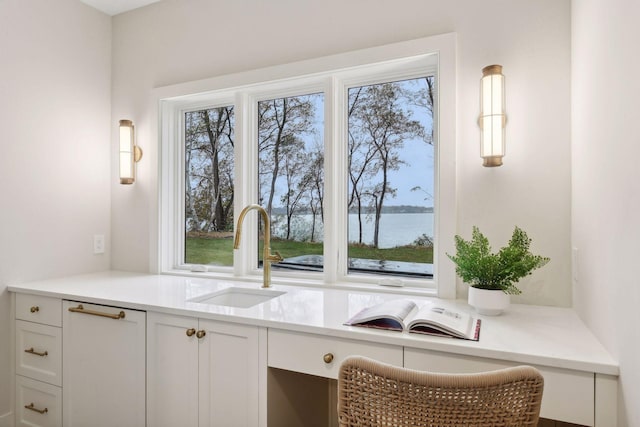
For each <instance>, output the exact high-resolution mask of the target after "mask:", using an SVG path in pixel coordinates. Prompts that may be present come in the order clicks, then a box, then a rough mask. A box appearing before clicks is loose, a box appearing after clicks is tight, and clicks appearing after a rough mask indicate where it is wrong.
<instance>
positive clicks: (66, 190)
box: [0, 0, 111, 425]
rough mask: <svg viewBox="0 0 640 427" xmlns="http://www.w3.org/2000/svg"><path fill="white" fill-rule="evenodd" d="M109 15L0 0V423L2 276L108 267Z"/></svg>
mask: <svg viewBox="0 0 640 427" xmlns="http://www.w3.org/2000/svg"><path fill="white" fill-rule="evenodd" d="M110 40H111V22H110V19H109V17H107V16H105V15H103V14H101V13H99V12H97V11H95V10H94V9H91V8H89V7H87V6H85V5H83V4H81V3H80V2H78V1H77V0H56V1H51V0H0V129H1V133H0V135H1V136H0V197H1V200H2V202H1V208H0V343H2V344H1V345H0V425H3V423H4V424H5V425H6V423H7V422H9V421H10V414H9V413H10V412H11V411H12V408H11V402H10V400H11V399H10V391H11V389H10V384H11V378H10V373H11V366H10V361H11V357H10V354H9V349H10V346H9V345H8V343H9V342H10V341H9V340H10V336H11V334H10V328H9V326H10V319H9V302H10V299H9V294H8V292H7V291H6V286H7V284H11V283H16V282H22V281H28V280H36V279H40V278H47V277H55V276H63V275H68V274H75V273H83V272H91V271H99V270H104V269H108V268H109V265H110V257H109V255H108V254H104V255H93V234H95V233H102V234H105V236H106V237H107V243H108V242H109V236H110V221H109V218H110V215H109V209H110V196H109V191H110V187H109V180H110V179H111V177H110V169H109V166H110V161H109V155H110V150H109V148H110V147H109V144H110V132H111V128H110V117H111V116H110V95H111V93H110V78H111V74H110V61H111V52H110V51H111V41H110Z"/></svg>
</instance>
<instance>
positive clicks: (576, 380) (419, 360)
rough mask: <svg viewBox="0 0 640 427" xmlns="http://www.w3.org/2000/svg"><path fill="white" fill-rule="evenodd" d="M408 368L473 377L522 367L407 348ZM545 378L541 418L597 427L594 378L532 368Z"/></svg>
mask: <svg viewBox="0 0 640 427" xmlns="http://www.w3.org/2000/svg"><path fill="white" fill-rule="evenodd" d="M404 363H405V367H406V368H410V369H417V370H421V371H431V372H447V373H474V372H482V371H491V370H495V369H503V368H508V367H512V366H517V365H523V363H516V362H510V361H505V360H497V359H484V358H479V357H471V356H463V355H453V354H448V353H440V352H437V351H428V350H417V349H411V348H405V352H404ZM532 366H534V367H535V368H537V369H538V370H539V371H540V373H541V374H542V376H543V377H544V391H543V393H542V407H541V411H540V416H541V417H542V418H549V419H552V420H557V421H565V422H569V423H575V424H580V425H585V426H593V425H594V417H593V414H594V384H595V383H594V381H595V379H594V374H593V373H590V372H581V371H573V370H569V369H559V368H551V367H547V366H537V365H532Z"/></svg>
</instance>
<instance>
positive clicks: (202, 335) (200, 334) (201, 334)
mask: <svg viewBox="0 0 640 427" xmlns="http://www.w3.org/2000/svg"><path fill="white" fill-rule="evenodd" d="M205 335H207V333H206V332H205V331H204V329H201V330H199V331H198V332H196V336H197V337H198V339H201V338H204V336H205Z"/></svg>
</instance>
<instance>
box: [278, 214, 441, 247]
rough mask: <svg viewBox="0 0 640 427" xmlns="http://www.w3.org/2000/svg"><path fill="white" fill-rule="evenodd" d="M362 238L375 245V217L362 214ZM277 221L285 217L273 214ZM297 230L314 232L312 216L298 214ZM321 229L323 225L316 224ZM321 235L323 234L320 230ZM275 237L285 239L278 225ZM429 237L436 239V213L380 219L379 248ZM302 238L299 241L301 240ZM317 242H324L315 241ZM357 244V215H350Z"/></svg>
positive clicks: (385, 215) (392, 216) (350, 230)
mask: <svg viewBox="0 0 640 427" xmlns="http://www.w3.org/2000/svg"><path fill="white" fill-rule="evenodd" d="M362 218H363V222H362V238H363V243H365V244H372V243H373V226H374V222H373V221H374V216H373V215H363V216H362ZM274 219H276V222H279V220H281V219H282V215H274ZM294 224H296V225H295V227H294V229H295V230H298V233H304V232H308V231H309V230H310V229H311V215H297V216H296V218H295V220H294ZM316 227H317V228H319V229H320V230H322V226H321V225H319V226H318V225H316ZM320 232H321V231H320ZM274 234H275V235H276V236H278V237H282V232H281V231H279V229H278V227H277V225H276V227H275V230H274ZM423 234H426V235H427V236H430V237H433V213H392V214H383V215H382V217H381V218H380V236H379V247H380V248H383V249H384V248H393V247H395V246H403V245H409V244H411V243H413V242H414V241H415V240H416V239H417V238H418V237H420V236H422V235H423ZM302 237H303V236H302V235H299V238H302ZM316 240H322V239H318V238H316ZM357 241H358V216H357V215H356V214H349V242H357Z"/></svg>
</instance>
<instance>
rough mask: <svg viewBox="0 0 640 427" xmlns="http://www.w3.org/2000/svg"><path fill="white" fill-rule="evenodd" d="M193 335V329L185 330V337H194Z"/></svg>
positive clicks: (194, 331)
mask: <svg viewBox="0 0 640 427" xmlns="http://www.w3.org/2000/svg"><path fill="white" fill-rule="evenodd" d="M195 333H196V330H195V328H189V329H187V336H188V337H192V336H194V335H195Z"/></svg>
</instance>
